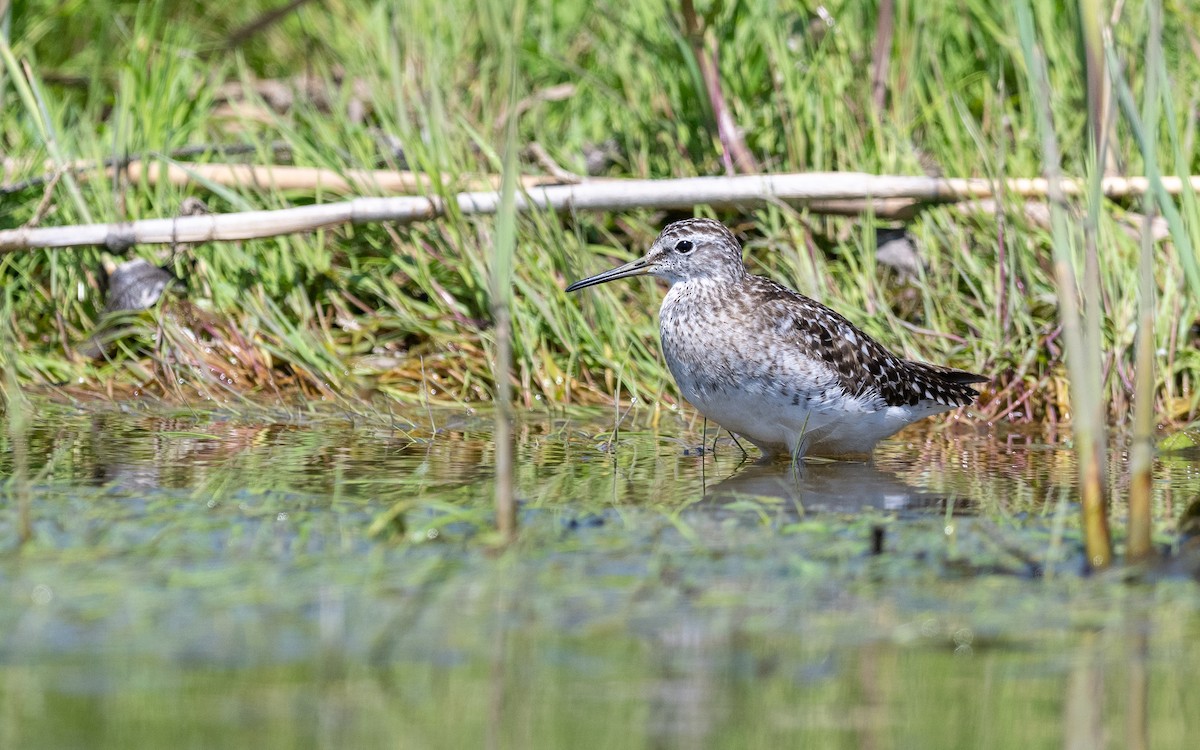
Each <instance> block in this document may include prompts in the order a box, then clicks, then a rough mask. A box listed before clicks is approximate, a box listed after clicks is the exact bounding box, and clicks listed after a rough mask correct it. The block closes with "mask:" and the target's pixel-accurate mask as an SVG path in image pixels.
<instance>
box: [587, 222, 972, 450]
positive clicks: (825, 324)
mask: <svg viewBox="0 0 1200 750" xmlns="http://www.w3.org/2000/svg"><path fill="white" fill-rule="evenodd" d="M645 275H652V276H657V277H658V278H660V279H664V280H666V281H667V282H668V283H669V284H670V285H671V288H670V290H669V291H668V292H667V296H666V298H664V299H663V303H662V309H661V310H660V313H659V333H660V335H661V338H662V348H663V355H664V357H665V358H666V360H667V366H668V367H669V368H670V370H671V374H672V375H674V377H675V382H676V383H678V385H679V391H680V393H681V394H682V395H683V397H684V398H686V399H687V400H688V401H689V402H690V403H691V404H692V405H693V406H695V407H696V408H697V409H699V410H700V412H701V413H702V414H704V415H705V416H706V417H708V418H709V419H712V420H713V421H714V422H716V423H717V424H719V425H720V426H721V427H724V428H725V429H727V430H729V431H730V432H732V433H735V434H738V435H741V436H743V437H745V438H746V439H747V440H749V441H750V442H751V443H753V444H754V445H756V446H758V448H759V449H760V450H762V451H763V453H764V454H765V455H766V456H767V457H775V456H790V457H792V458H793V459H796V458H800V457H803V456H824V457H833V458H860V459H861V458H865V457H867V456H869V455H870V454H871V452H872V450H874V448H875V445H876V443H878V442H879V441H880V440H882V439H884V438H886V437H888V436H890V435H893V434H895V433H896V432H897V431H899V430H900V429H901V428H903V427H906V426H907V425H910V424H912V423H913V422H916V421H917V420H919V419H923V418H925V417H928V416H931V415H933V414H939V413H941V412H946V411H950V410H951V409H955V408H958V407H960V406H965V405H967V404H970V403H971V402H973V401H974V400H975V397H976V395H977V394H976V391H975V389H974V388H973V387H971V384H973V383H983V382H987V380H988V379H987V378H985V377H983V376H981V375H976V374H974V373H970V372H966V371H963V370H956V369H953V368H950V367H940V366H938V365H931V364H926V363H924V362H914V361H912V360H907V359H904V358H903V357H899V356H897V355H895V354H892V353H891V352H889V351H888V350H887V349H885V348H884V347H883V346H882V345H881V344H879V343H878V342H877V341H875V340H874V339H872V338H871V337H870V336H868V335H867V334H865V333H863V332H862V331H860V330H859V329H858V328H856V327H855V326H854V325H852V324H851V323H850V321H848V320H846V318H844V317H843V316H841V315H840V314H838V313H837V312H835V311H834V310H832V309H830V308H828V307H826V306H825V305H822V304H821V303H819V302H817V301H815V300H812V299H809V298H808V297H805V296H804V295H803V294H800V293H798V292H794V291H792V290H791V289H788V288H787V287H785V286H782V285H780V284H778V283H776V282H774V281H772V280H771V279H768V278H765V277H763V276H755V275H753V274H751V273H750V272H749V271H747V270H746V266H745V265H744V264H743V263H742V250H741V246H740V245H739V244H738V241H737V238H735V237H734V236H733V233H732V232H730V231H729V230H728V229H727V228H725V226H724V225H723V224H721V223H720V222H717V221H713V220H711V219H688V220H686V221H677V222H675V223H673V224H670V225H668V226H667V228H666V229H664V230H663V231H662V234H660V235H659V236H658V239H656V240H655V241H654V244H653V245H651V246H650V251H649V252H648V253H646V255H644V256H643V257H641V258H639V259H638V260H635V261H633V262H631V263H626V264H625V265H623V266H619V267H617V268H614V269H612V270H610V271H605V272H604V273H600V274H596V275H595V276H590V277H588V278H586V279H582V280H580V281H576V282H575V283H574V284H571V285H570V286H568V287H567V291H568V292H573V291H575V290H577V289H583V288H584V287H589V286H594V285H596V284H603V283H605V282H608V281H613V280H615V279H624V278H628V277H631V276H645Z"/></svg>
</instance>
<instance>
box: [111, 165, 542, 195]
mask: <svg viewBox="0 0 1200 750" xmlns="http://www.w3.org/2000/svg"><path fill="white" fill-rule="evenodd" d="M109 172H110V173H111V170H109ZM125 174H126V175H128V176H129V179H130V180H131V181H133V182H145V183H146V184H148V185H158V184H161V183H163V182H166V183H170V184H171V185H180V186H182V185H191V184H197V185H203V183H204V182H210V183H215V184H217V185H224V186H226V187H246V186H251V187H258V188H270V189H273V190H294V191H300V190H304V191H316V190H320V191H324V192H330V193H360V192H364V191H368V190H373V191H378V192H382V193H401V194H411V193H423V192H426V191H428V190H432V189H434V187H435V186H434V181H433V180H432V179H431V178H430V177H429V175H427V174H423V173H421V172H409V171H396V170H387V169H346V170H341V171H336V170H332V169H323V168H320V167H289V166H275V165H257V164H191V163H182V162H176V163H174V164H163V163H160V162H151V163H149V164H147V163H145V162H137V161H135V162H131V163H130V164H129V165H128V166H127V167H126V168H125ZM559 182H561V180H560V179H559V178H557V177H552V176H542V175H529V176H523V177H522V178H521V185H522V187H525V188H532V187H539V186H542V185H553V184H556V183H559ZM451 183H452V184H457V185H461V186H462V187H464V188H465V189H467V190H495V189H497V188H499V187H500V176H499V175H484V176H481V177H467V178H465V179H464V180H463V181H462V182H461V183H456V182H454V181H451Z"/></svg>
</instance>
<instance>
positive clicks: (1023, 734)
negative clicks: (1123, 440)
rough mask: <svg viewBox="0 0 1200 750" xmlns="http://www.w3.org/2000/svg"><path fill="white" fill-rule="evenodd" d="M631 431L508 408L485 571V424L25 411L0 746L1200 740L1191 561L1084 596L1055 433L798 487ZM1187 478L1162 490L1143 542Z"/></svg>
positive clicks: (1067, 460)
mask: <svg viewBox="0 0 1200 750" xmlns="http://www.w3.org/2000/svg"><path fill="white" fill-rule="evenodd" d="M652 416H653V415H652V414H651V413H649V412H647V413H645V414H639V413H637V412H635V413H633V414H631V415H630V416H628V417H626V419H625V421H624V422H623V423H622V427H623V429H622V430H621V431H620V432H619V433H618V434H616V435H615V436H614V434H613V433H612V431H611V430H612V418H611V415H610V414H604V413H588V412H580V413H575V412H572V413H571V414H569V415H567V414H563V413H532V414H526V415H523V417H522V421H521V425H520V428H519V429H518V432H517V436H518V450H517V456H518V462H517V487H518V496H519V498H520V499H521V522H522V539H521V541H520V542H519V544H518V545H517V547H516V548H515V549H513V550H510V551H509V552H508V553H507V554H499V553H497V552H496V551H495V549H494V548H493V546H492V544H491V542H492V541H493V540H492V538H491V536H490V531H489V528H490V526H489V524H490V521H491V511H490V502H491V471H490V465H491V454H492V448H491V445H490V442H489V439H490V421H489V420H488V418H487V417H486V416H485V415H480V414H474V413H470V412H468V411H467V410H458V411H428V410H419V411H417V412H414V413H405V414H403V415H400V414H389V413H387V412H384V411H378V410H371V411H367V412H363V413H357V414H352V413H350V412H348V411H323V412H311V411H306V410H300V411H295V412H290V413H289V412H287V411H285V410H279V411H274V412H272V411H262V412H257V413H254V414H252V415H249V416H248V415H246V414H241V415H236V414H233V413H231V412H220V411H217V412H193V411H190V410H186V409H184V410H180V409H175V410H172V411H165V410H163V409H161V408H157V409H156V408H152V407H146V406H142V405H126V406H111V405H109V406H87V407H83V406H60V405H53V404H48V403H39V404H38V405H37V408H36V410H35V414H34V417H33V421H32V423H31V424H30V426H29V427H28V429H27V431H25V432H24V433H20V434H12V435H8V436H5V437H4V438H3V448H4V451H3V453H2V454H0V472H2V473H3V476H4V477H6V478H7V481H6V482H5V483H4V484H3V485H2V489H0V492H2V496H0V497H2V502H3V506H2V507H3V511H2V512H0V550H2V551H3V556H2V557H0V597H2V598H3V601H4V606H3V607H0V716H3V717H4V718H3V720H2V721H0V746H3V747H75V746H79V747H130V746H137V747H140V746H161V745H166V744H168V743H171V744H175V745H178V744H180V743H184V744H186V745H187V746H197V747H201V746H203V747H211V746H244V745H249V744H251V743H253V744H254V745H257V746H267V747H275V746H278V747H296V746H328V747H361V746H368V745H380V744H388V745H400V746H404V747H443V746H453V747H462V746H479V745H481V744H486V745H488V746H496V747H559V746H564V745H580V744H582V745H585V746H587V747H608V746H611V747H621V748H626V747H631V746H634V747H636V746H650V747H663V746H665V747H673V746H678V747H695V746H700V745H703V746H726V745H733V746H748V747H756V746H761V747H776V746H779V745H780V744H781V743H788V744H804V745H810V746H846V747H909V746H912V747H918V746H919V747H956V748H957V747H1013V746H1022V747H1025V746H1035V747H1052V746H1053V747H1059V746H1062V745H1063V744H1064V738H1065V737H1070V738H1073V739H1074V740H1077V741H1079V742H1081V743H1083V746H1102V745H1106V744H1107V745H1121V744H1124V743H1125V742H1126V740H1127V739H1131V738H1136V737H1138V736H1142V735H1146V734H1148V742H1149V745H1148V746H1150V747H1156V748H1157V747H1173V746H1182V745H1183V744H1184V742H1185V738H1186V737H1187V736H1191V735H1192V734H1194V732H1195V730H1197V729H1198V728H1200V712H1197V711H1195V710H1194V701H1193V700H1191V699H1190V693H1191V691H1190V690H1189V687H1190V683H1191V681H1192V677H1193V675H1195V674H1196V673H1197V672H1198V670H1200V646H1198V645H1197V644H1200V586H1197V584H1196V583H1195V582H1194V580H1193V578H1192V571H1193V569H1195V568H1197V567H1200V566H1198V565H1196V564H1195V563H1194V561H1193V559H1192V558H1189V557H1188V555H1187V554H1183V555H1178V556H1177V557H1176V562H1175V563H1174V567H1173V568H1164V569H1163V570H1162V571H1161V572H1155V573H1153V574H1152V575H1150V576H1149V579H1150V581H1151V582H1145V581H1143V582H1139V583H1130V582H1125V581H1122V580H1121V579H1120V578H1119V576H1118V575H1115V574H1110V575H1108V576H1093V577H1083V576H1081V572H1082V571H1083V567H1084V563H1083V559H1082V554H1081V547H1080V544H1079V538H1078V533H1077V531H1076V528H1075V522H1074V513H1075V512H1076V509H1075V507H1074V506H1073V505H1072V504H1071V500H1072V499H1073V492H1074V491H1073V485H1074V464H1073V460H1072V455H1071V452H1070V450H1069V447H1068V446H1066V445H1064V444H1062V443H1061V442H1060V441H1059V440H1058V438H1060V437H1061V436H1055V435H1047V434H1041V433H1039V434H1032V433H1021V432H1012V431H983V432H979V431H976V430H974V429H972V428H968V427H967V426H965V425H953V426H950V427H948V428H945V429H935V430H931V431H911V432H906V433H902V434H901V435H900V436H898V437H897V438H896V439H893V440H891V441H888V442H887V443H885V444H884V445H883V446H881V448H880V450H879V452H878V454H877V456H876V459H875V460H874V461H873V462H872V463H871V464H807V465H805V466H803V467H801V468H798V469H796V468H792V467H788V466H783V465H773V466H762V465H757V464H755V463H753V462H752V461H746V460H745V459H744V458H743V456H742V453H741V451H740V450H739V449H738V448H737V446H736V445H734V444H733V443H732V442H731V441H729V440H728V438H720V439H718V440H717V449H716V452H715V453H712V452H710V451H708V450H703V451H702V450H700V448H701V446H702V445H703V446H705V447H709V446H711V443H712V441H713V439H714V438H719V436H718V433H717V431H716V430H715V429H710V430H709V431H708V435H707V436H706V437H705V439H704V440H702V439H701V435H700V433H699V431H698V430H699V429H700V427H701V424H700V423H698V422H696V423H689V422H685V421H683V420H681V419H679V418H677V417H675V416H673V415H670V416H667V417H664V418H662V419H661V421H660V423H659V424H658V425H657V427H656V428H655V429H651V428H650V427H648V426H646V423H647V422H649V421H650V420H651V418H652ZM14 449H16V450H14ZM1114 455H1115V458H1116V461H1115V462H1114V463H1115V464H1116V466H1115V468H1114V477H1115V478H1117V479H1118V481H1117V483H1116V486H1118V487H1119V486H1120V484H1119V477H1120V476H1121V474H1122V467H1121V465H1120V463H1121V462H1120V454H1119V453H1117V454H1114ZM22 457H23V458H22ZM22 461H24V463H25V466H24V468H23V470H19V469H20V468H21V467H20V464H21V462H22ZM1198 465H1200V464H1198V463H1197V461H1196V459H1195V458H1189V457H1186V456H1173V457H1166V458H1162V459H1160V460H1159V461H1158V463H1157V464H1156V467H1155V478H1156V482H1155V491H1156V513H1157V514H1158V521H1159V526H1158V539H1159V540H1160V541H1161V542H1162V543H1163V544H1164V545H1168V544H1171V543H1172V542H1173V540H1174V534H1173V530H1174V528H1175V524H1176V521H1177V518H1178V516H1179V515H1180V513H1181V512H1182V511H1183V508H1184V506H1185V505H1187V504H1188V503H1189V502H1190V501H1191V500H1192V498H1194V497H1195V496H1196V495H1197V493H1198V491H1200V472H1198V471H1197V467H1198ZM1117 494H1118V495H1119V494H1120V493H1119V492H1118V493H1117ZM1120 510H1121V509H1120V508H1119V507H1118V508H1117V515H1118V517H1119V515H1120ZM22 513H24V514H25V517H26V518H28V520H29V522H30V525H31V527H32V531H33V536H32V538H31V539H30V540H29V541H28V542H26V543H25V544H23V545H21V544H20V543H19V535H20V528H21V519H22ZM1139 711H1140V712H1141V713H1139ZM1141 715H1144V716H1146V717H1147V719H1146V721H1145V723H1144V726H1145V727H1147V729H1145V730H1144V732H1143V730H1141V729H1140V727H1142V726H1143V723H1142V722H1141V721H1139V720H1136V718H1135V719H1133V720H1131V719H1130V717H1137V716H1141ZM1131 733H1132V734H1131Z"/></svg>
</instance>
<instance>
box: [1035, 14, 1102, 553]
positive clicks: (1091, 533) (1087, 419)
mask: <svg viewBox="0 0 1200 750" xmlns="http://www.w3.org/2000/svg"><path fill="white" fill-rule="evenodd" d="M1016 11H1017V25H1018V27H1019V32H1020V38H1021V49H1022V52H1023V53H1024V57H1025V64H1026V72H1027V75H1028V79H1029V95H1030V97H1031V98H1032V100H1033V104H1034V107H1035V109H1036V115H1037V123H1038V130H1039V132H1040V134H1041V139H1042V153H1043V159H1044V162H1045V174H1046V179H1047V181H1048V183H1049V191H1048V192H1049V199H1050V210H1051V236H1052V244H1053V246H1054V273H1055V277H1056V278H1057V280H1058V302H1059V320H1060V321H1061V322H1062V327H1063V340H1064V342H1065V345H1066V361H1067V374H1068V377H1069V378H1070V382H1071V430H1072V433H1073V434H1074V438H1075V453H1076V457H1077V461H1078V464H1079V491H1080V501H1081V505H1082V514H1083V529H1084V545H1085V547H1086V550H1087V558H1088V562H1089V564H1090V565H1091V566H1092V567H1093V568H1096V569H1100V568H1105V567H1108V565H1109V564H1110V563H1111V562H1112V540H1111V537H1110V534H1109V528H1108V508H1107V502H1106V495H1107V488H1106V486H1105V485H1106V483H1105V461H1104V401H1103V398H1102V396H1101V384H1100V372H1101V362H1100V352H1099V343H1100V339H1099V334H1098V331H1099V320H1093V321H1086V320H1085V319H1084V314H1082V313H1081V311H1080V305H1079V298H1080V293H1079V281H1078V277H1077V275H1076V272H1075V258H1074V256H1075V242H1074V240H1073V237H1072V233H1071V231H1070V228H1069V227H1070V224H1069V222H1068V213H1069V206H1068V205H1067V201H1066V197H1065V196H1064V194H1063V192H1062V186H1061V180H1062V174H1061V166H1060V163H1061V154H1060V152H1059V147H1058V138H1057V137H1056V135H1055V133H1054V122H1053V118H1052V115H1051V111H1050V101H1051V92H1050V83H1049V76H1048V74H1047V72H1046V61H1045V58H1044V56H1043V54H1042V50H1041V48H1040V47H1038V46H1037V44H1036V42H1035V33H1034V28H1033V16H1032V13H1031V11H1030V7H1029V2H1028V0H1021V1H1020V2H1018V3H1017V5H1016ZM1093 210H1094V209H1093ZM1089 265H1091V264H1089ZM1095 297H1096V298H1095V299H1092V300H1089V304H1088V305H1087V308H1088V309H1087V313H1090V314H1091V315H1097V314H1098V312H1099V299H1098V291H1097V292H1095Z"/></svg>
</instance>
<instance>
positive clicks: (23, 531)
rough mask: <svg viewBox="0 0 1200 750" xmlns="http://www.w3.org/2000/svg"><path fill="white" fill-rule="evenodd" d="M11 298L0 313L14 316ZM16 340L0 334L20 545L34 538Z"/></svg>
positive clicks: (25, 404)
mask: <svg viewBox="0 0 1200 750" xmlns="http://www.w3.org/2000/svg"><path fill="white" fill-rule="evenodd" d="M12 314H13V312H12V301H11V298H10V299H6V300H5V304H4V308H3V311H2V312H0V315H2V316H3V320H5V321H10V320H12ZM14 352H16V345H15V342H13V341H12V340H10V339H9V337H8V336H7V335H3V334H0V412H3V414H4V416H5V417H6V419H5V422H6V424H5V428H6V429H7V431H8V444H9V445H10V446H11V449H12V462H13V473H12V477H11V478H10V479H9V482H11V485H12V490H13V494H14V495H15V496H16V500H17V518H16V527H17V548H18V549H20V548H21V547H24V546H25V544H26V543H27V542H29V541H30V540H31V539H33V519H32V516H33V509H32V504H33V503H32V498H31V497H30V493H29V414H30V408H29V401H28V399H27V398H26V397H25V393H24V392H23V391H22V390H21V385H20V380H19V378H18V375H17V371H16V362H15V354H14Z"/></svg>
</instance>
